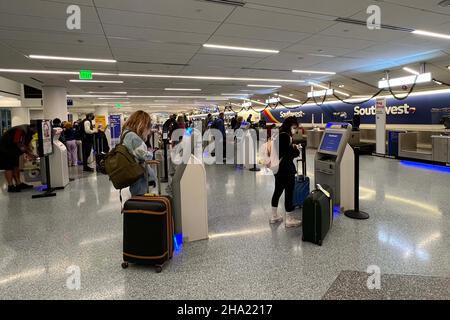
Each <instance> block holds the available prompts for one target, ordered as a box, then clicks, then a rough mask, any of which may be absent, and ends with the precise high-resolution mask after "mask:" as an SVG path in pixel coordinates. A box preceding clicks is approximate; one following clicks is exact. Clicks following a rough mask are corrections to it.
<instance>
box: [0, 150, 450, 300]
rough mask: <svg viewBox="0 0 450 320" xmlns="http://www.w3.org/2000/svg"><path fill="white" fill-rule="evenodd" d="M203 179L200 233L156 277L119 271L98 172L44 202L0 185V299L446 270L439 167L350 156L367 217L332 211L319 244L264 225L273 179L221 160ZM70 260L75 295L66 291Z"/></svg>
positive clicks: (190, 293) (445, 199)
mask: <svg viewBox="0 0 450 320" xmlns="http://www.w3.org/2000/svg"><path fill="white" fill-rule="evenodd" d="M312 157H313V154H312V151H309V158H310V161H309V163H308V170H309V173H310V174H312V173H313V171H312V168H313V161H312ZM207 175H208V193H209V197H208V207H209V227H210V239H209V240H207V241H199V242H194V243H188V244H185V245H184V247H183V248H182V250H181V252H178V253H177V255H176V256H175V257H174V258H173V260H172V261H171V262H170V263H169V264H168V265H167V267H166V268H165V269H164V270H163V272H162V273H161V274H156V273H154V271H153V269H148V268H145V267H138V266H130V268H128V269H127V270H122V269H121V267H120V263H121V262H122V259H121V258H122V257H121V253H122V250H121V249H122V248H121V246H122V238H121V236H122V220H121V218H122V217H121V215H120V203H119V196H118V192H117V191H116V190H114V189H113V188H112V186H111V185H110V183H109V182H108V179H107V177H106V176H96V175H95V174H91V175H84V177H82V178H81V179H77V180H75V181H73V182H71V183H70V185H69V187H68V188H67V189H66V190H65V191H60V192H58V195H57V197H55V198H48V199H38V200H32V199H31V194H32V193H31V192H26V193H21V194H12V195H8V194H6V193H5V192H4V188H3V192H1V193H0V298H6V299H15V298H44V299H54V298H62V299H72V298H82V299H91V298H98V299H104V298H112V299H129V298H132V299H166V298H174V299H177V298H185V299H197V298H202V299H320V298H322V297H323V296H324V295H325V293H326V292H327V290H328V289H329V288H330V286H331V285H332V284H333V282H334V281H335V280H336V278H337V277H338V276H339V274H341V272H342V271H343V270H355V271H360V272H365V271H366V269H367V267H368V266H369V265H377V266H379V267H380V269H381V272H382V274H399V275H402V274H416V275H424V276H437V277H450V264H449V263H448V262H449V261H450V250H449V248H450V234H449V230H450V175H449V174H448V173H445V172H435V171H427V170H421V169H420V170H419V169H416V168H411V167H406V166H403V165H401V164H400V163H399V162H398V161H396V160H389V159H382V158H376V157H370V156H364V157H362V158H361V187H362V188H361V198H362V200H361V209H363V210H365V211H367V212H368V213H370V215H371V218H370V219H369V220H366V221H354V220H350V219H348V218H346V217H345V216H339V217H338V218H337V219H336V220H335V223H334V226H333V229H332V230H331V232H330V233H329V234H328V236H327V238H326V239H325V241H324V245H323V246H322V247H318V246H315V245H313V244H310V243H302V241H301V229H296V230H288V231H287V230H285V229H284V227H283V225H279V226H275V227H270V226H269V224H268V215H269V212H270V197H271V193H272V189H273V177H271V176H266V175H263V174H262V173H261V172H260V173H256V174H255V173H253V172H250V171H248V170H236V169H235V168H234V167H232V166H213V167H207ZM1 181H3V180H1ZM2 184H3V182H2ZM281 203H282V202H281ZM72 265H76V266H79V267H80V270H81V289H80V290H78V291H76V290H69V289H67V287H66V280H67V278H68V277H69V274H67V273H66V270H67V268H68V267H69V266H72Z"/></svg>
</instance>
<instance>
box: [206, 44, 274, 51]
mask: <svg viewBox="0 0 450 320" xmlns="http://www.w3.org/2000/svg"><path fill="white" fill-rule="evenodd" d="M203 47H205V48H212V49H225V50H237V51H250V52H262V53H279V52H280V51H279V50H273V49H259V48H248V47H235V46H225V45H220V44H209V43H205V44H204V45H203Z"/></svg>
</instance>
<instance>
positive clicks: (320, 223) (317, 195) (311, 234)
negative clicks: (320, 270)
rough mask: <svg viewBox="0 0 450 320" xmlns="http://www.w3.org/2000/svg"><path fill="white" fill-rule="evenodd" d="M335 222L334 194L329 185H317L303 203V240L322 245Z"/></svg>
mask: <svg viewBox="0 0 450 320" xmlns="http://www.w3.org/2000/svg"><path fill="white" fill-rule="evenodd" d="M332 224H333V195H332V190H331V188H330V187H329V186H325V185H324V186H320V185H317V188H316V189H315V190H313V191H312V192H311V194H310V195H309V196H308V197H307V198H306V200H305V202H304V204H303V218H302V229H303V236H302V240H303V241H308V242H312V243H315V244H318V245H319V246H321V245H322V241H323V240H324V239H325V236H326V235H327V233H328V231H329V230H330V229H331V226H332Z"/></svg>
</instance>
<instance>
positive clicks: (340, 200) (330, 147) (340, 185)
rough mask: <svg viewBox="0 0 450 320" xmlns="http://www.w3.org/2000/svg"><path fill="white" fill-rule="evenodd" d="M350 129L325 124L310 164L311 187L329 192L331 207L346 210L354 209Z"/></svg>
mask: <svg viewBox="0 0 450 320" xmlns="http://www.w3.org/2000/svg"><path fill="white" fill-rule="evenodd" d="M351 131H352V126H351V125H350V124H348V123H335V122H330V123H328V124H327V126H326V128H325V131H324V134H323V137H322V140H321V143H320V145H319V149H318V151H317V154H316V158H315V161H314V167H315V168H314V171H315V172H314V174H315V184H320V185H327V186H329V187H330V188H331V189H332V190H333V204H335V205H339V207H340V208H341V209H343V210H344V211H345V210H349V209H352V208H353V205H354V196H355V194H354V192H353V190H354V182H355V179H354V173H355V169H354V165H355V160H354V157H355V156H354V152H353V149H352V148H351V147H350V145H349V139H350V135H351Z"/></svg>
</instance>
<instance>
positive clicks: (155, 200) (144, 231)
mask: <svg viewBox="0 0 450 320" xmlns="http://www.w3.org/2000/svg"><path fill="white" fill-rule="evenodd" d="M158 185H159V183H158ZM122 211H123V261H124V262H123V263H122V267H123V268H127V267H128V262H131V263H137V264H147V265H151V266H154V267H155V268H156V272H158V273H159V272H161V271H162V267H163V265H164V263H165V262H166V261H167V260H169V259H171V258H172V256H173V250H174V243H173V237H174V224H173V214H172V200H171V198H170V197H168V196H161V195H150V194H147V195H143V196H134V197H131V198H130V199H129V200H127V201H126V202H125V203H124V206H123V210H122Z"/></svg>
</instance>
